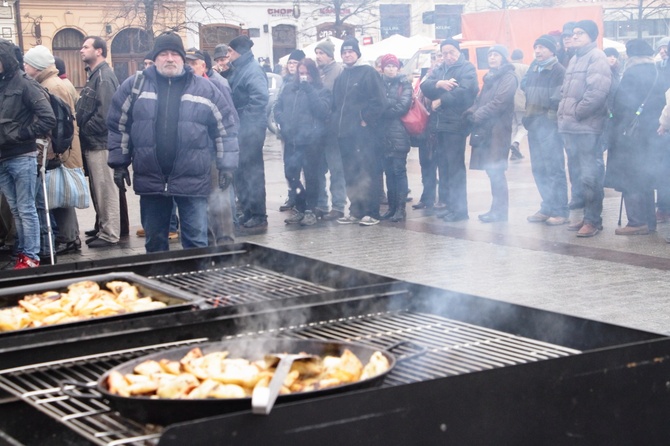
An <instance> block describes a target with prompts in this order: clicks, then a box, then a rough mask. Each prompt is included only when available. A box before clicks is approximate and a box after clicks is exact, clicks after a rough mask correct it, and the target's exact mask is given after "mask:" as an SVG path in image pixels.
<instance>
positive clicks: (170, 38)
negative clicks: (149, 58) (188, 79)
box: [152, 32, 186, 62]
mask: <svg viewBox="0 0 670 446" xmlns="http://www.w3.org/2000/svg"><path fill="white" fill-rule="evenodd" d="M167 50H170V51H174V52H175V53H179V55H180V56H181V58H182V59H184V62H186V52H185V51H184V42H182V40H181V37H179V35H178V34H175V33H173V32H167V33H164V34H161V35H160V36H158V37H156V40H154V49H153V50H152V53H153V60H154V61H155V60H156V57H158V54H159V53H160V52H161V51H167Z"/></svg>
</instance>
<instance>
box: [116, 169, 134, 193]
mask: <svg viewBox="0 0 670 446" xmlns="http://www.w3.org/2000/svg"><path fill="white" fill-rule="evenodd" d="M124 181H125V183H126V184H127V185H128V186H130V185H131V183H130V172H128V168H127V167H115V168H114V184H116V186H117V187H118V188H119V189H121V190H122V191H125V190H126V185H125V184H123V183H124Z"/></svg>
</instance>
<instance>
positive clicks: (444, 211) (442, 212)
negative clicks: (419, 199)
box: [435, 207, 452, 218]
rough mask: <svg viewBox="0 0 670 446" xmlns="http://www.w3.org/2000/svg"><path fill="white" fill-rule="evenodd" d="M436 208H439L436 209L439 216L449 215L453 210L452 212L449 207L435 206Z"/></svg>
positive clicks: (436, 214)
mask: <svg viewBox="0 0 670 446" xmlns="http://www.w3.org/2000/svg"><path fill="white" fill-rule="evenodd" d="M435 209H437V210H436V211H435V216H436V217H437V218H444V217H446V216H447V215H449V214H451V213H452V212H451V211H450V210H449V209H447V208H442V209H438V208H437V207H435Z"/></svg>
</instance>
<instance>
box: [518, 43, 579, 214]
mask: <svg viewBox="0 0 670 446" xmlns="http://www.w3.org/2000/svg"><path fill="white" fill-rule="evenodd" d="M556 46H557V45H556V40H555V39H554V38H553V37H552V36H550V35H546V34H545V35H543V36H540V37H538V38H537V40H535V44H534V45H533V51H534V53H535V60H534V61H533V63H532V65H531V66H530V68H529V70H528V73H527V74H526V77H525V80H524V82H523V86H522V88H523V89H524V91H525V93H526V111H525V116H524V118H523V122H524V125H525V126H526V129H527V130H528V146H529V150H530V166H531V171H532V172H533V178H534V179H535V185H536V186H537V190H538V192H539V193H540V197H541V198H542V202H541V204H540V210H539V211H537V212H536V213H535V214H533V215H531V216H529V217H528V218H527V220H528V221H529V222H531V223H545V224H547V225H550V226H557V225H562V224H566V223H567V222H568V216H569V210H568V182H567V178H566V177H565V155H564V152H563V140H562V138H561V135H560V134H559V133H558V123H557V121H556V110H557V109H558V103H559V101H560V99H561V86H562V85H563V77H564V75H565V68H564V67H563V65H561V63H560V62H559V61H558V58H557V57H556V51H557V48H556Z"/></svg>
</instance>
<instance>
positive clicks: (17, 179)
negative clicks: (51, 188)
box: [0, 156, 40, 260]
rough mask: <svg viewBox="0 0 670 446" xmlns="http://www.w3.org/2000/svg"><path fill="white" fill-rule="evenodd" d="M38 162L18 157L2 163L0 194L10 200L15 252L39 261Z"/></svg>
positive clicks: (31, 157)
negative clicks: (14, 226)
mask: <svg viewBox="0 0 670 446" xmlns="http://www.w3.org/2000/svg"><path fill="white" fill-rule="evenodd" d="M36 178H37V159H36V158H35V157H34V156H19V157H16V158H10V159H6V160H3V161H0V191H2V193H3V194H4V195H5V197H6V198H7V203H9V208H10V209H11V211H12V215H13V216H14V224H15V225H16V238H17V246H16V252H17V253H22V254H24V255H25V256H27V257H30V258H31V259H33V260H39V258H40V257H39V251H40V222H39V218H38V216H37V208H36V206H35V185H36V184H37V182H36Z"/></svg>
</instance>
